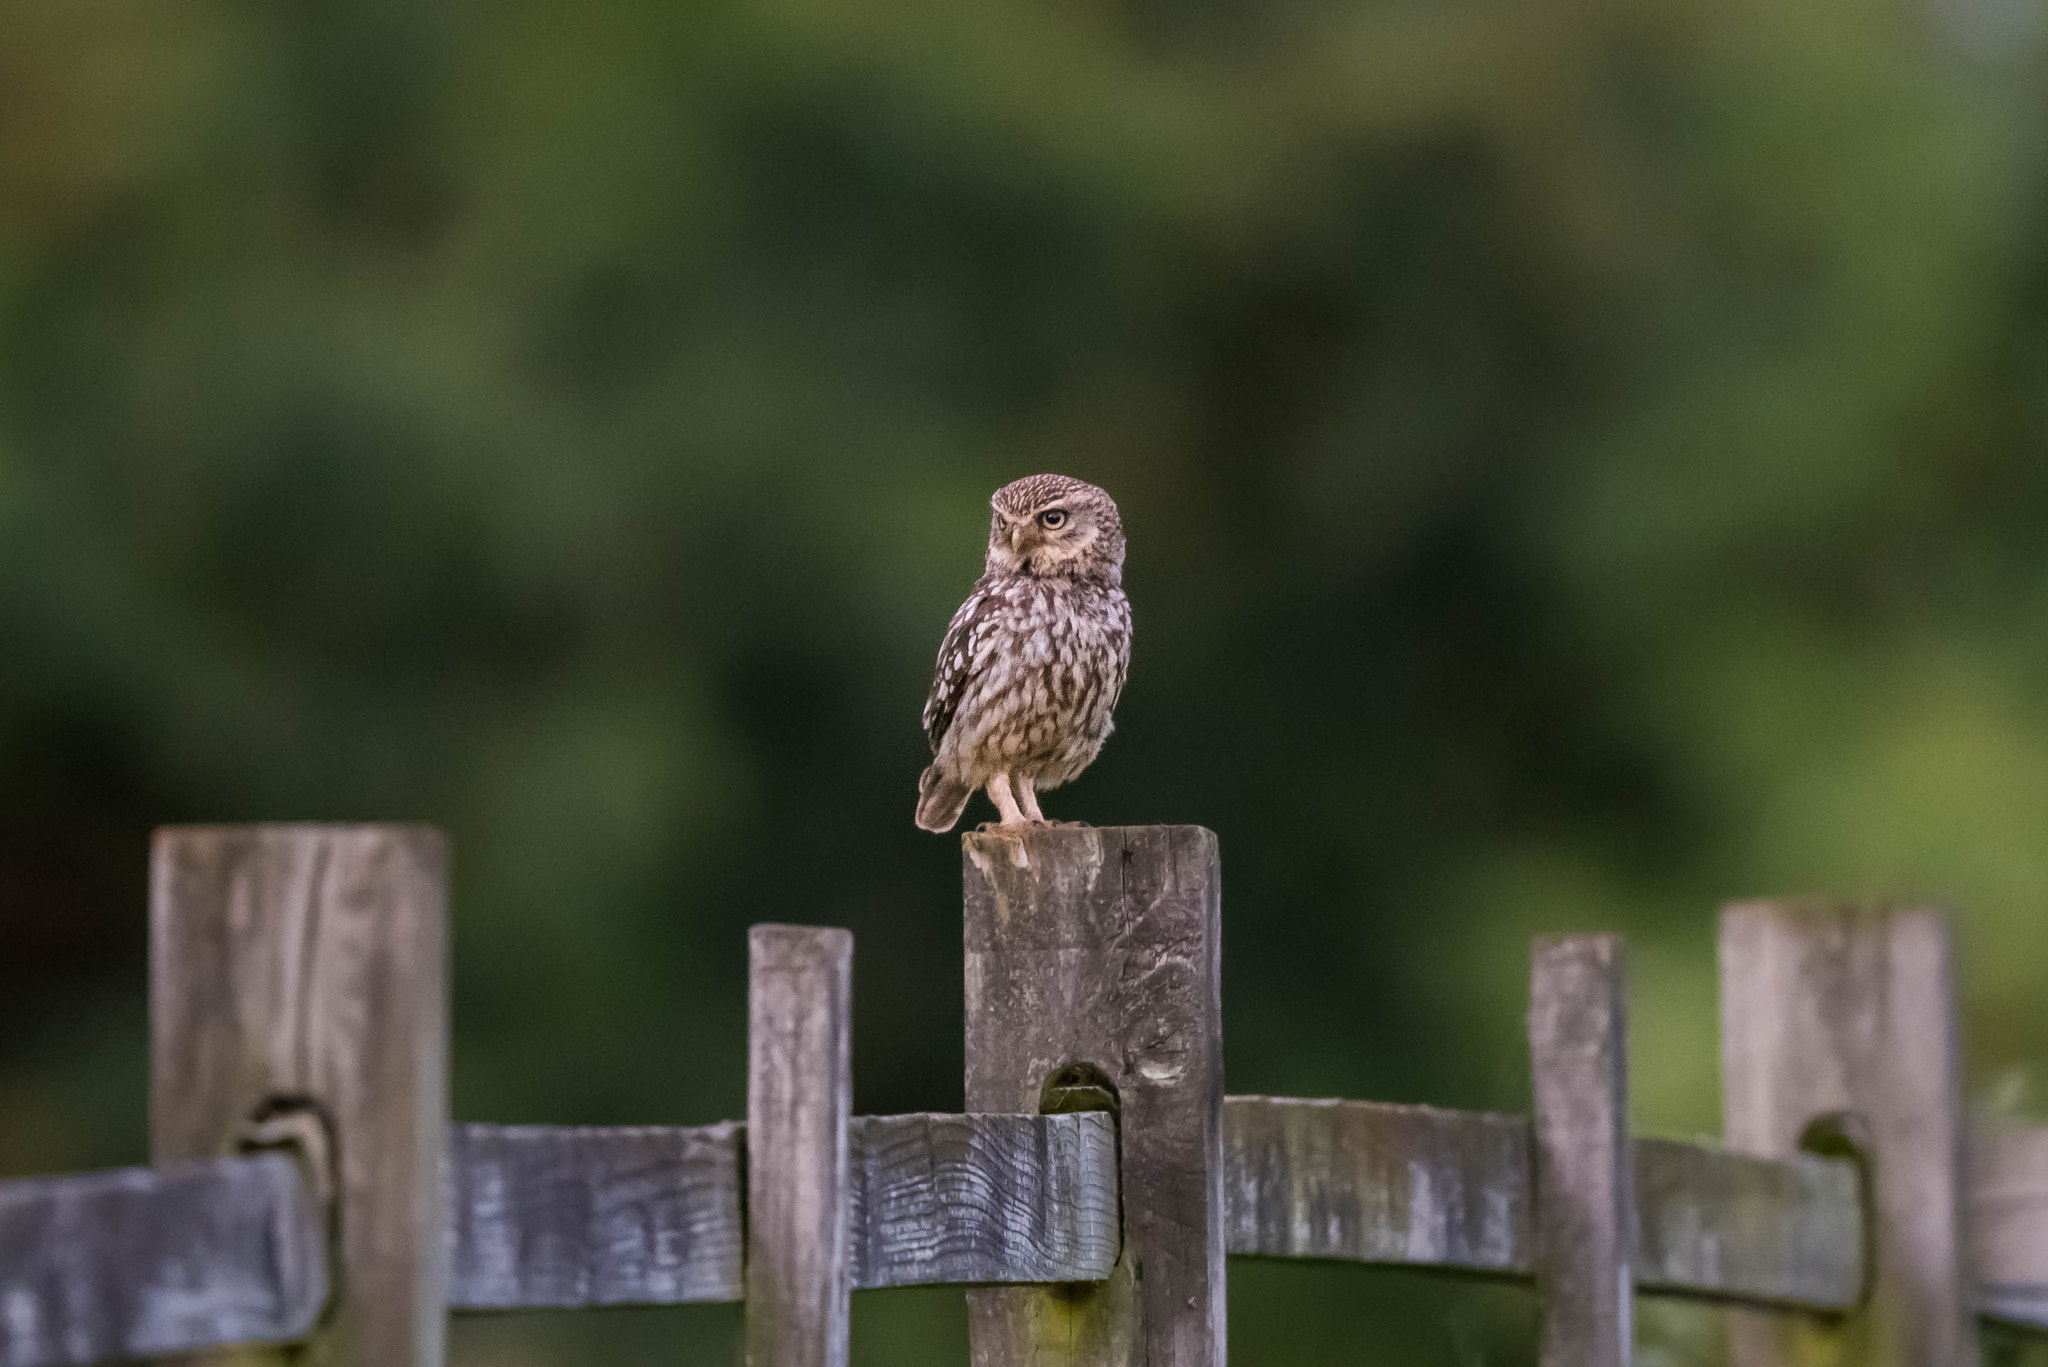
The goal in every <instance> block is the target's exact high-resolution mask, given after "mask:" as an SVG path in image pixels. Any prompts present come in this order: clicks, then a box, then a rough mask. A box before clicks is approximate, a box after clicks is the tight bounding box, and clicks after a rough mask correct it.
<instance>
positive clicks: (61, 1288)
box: [0, 1154, 327, 1367]
mask: <svg viewBox="0 0 2048 1367" xmlns="http://www.w3.org/2000/svg"><path fill="white" fill-rule="evenodd" d="M326 1299H327V1249H326V1246H325V1241H324V1238H323V1234H322V1227H321V1223H320V1212H319V1208H318V1206H317V1205H316V1204H315V1202H314V1200H313V1197H312V1194H311V1193H310V1192H309V1191H308V1190H307V1187H306V1183H305V1181H304V1180H303V1178H302V1177H301V1176H300V1173H299V1169H298V1167H297V1165H296V1164H295V1163H293V1161H292V1160H291V1159H290V1158H288V1157H285V1156H284V1155H282V1154H262V1155H257V1156H254V1157H250V1158H216V1159H210V1160H207V1161H204V1162H199V1163H188V1164H182V1165H180V1166H177V1167H172V1168H165V1169H161V1170H159V1169H154V1168H115V1169H112V1170H110V1171H106V1172H93V1173H84V1174H80V1175H77V1176H66V1177H44V1178H24V1179H20V1180H17V1181H11V1182H0V1367H71V1364H82V1363H89V1362H99V1361H103V1360H106V1359H109V1358H130V1357H147V1356H151V1355H154V1354H158V1353H180V1352H185V1351H188V1350H191V1349H195V1348H208V1347H214V1346H218V1345H221V1344H233V1343H244V1342H257V1341H277V1340H284V1339H293V1338H297V1337H299V1336H300V1335H302V1334H304V1333H305V1332H306V1331H307V1330H308V1329H309V1328H310V1327H311V1326H312V1323H313V1318H314V1316H316V1315H317V1314H319V1312H320V1307H321V1305H322V1304H323V1303H324V1302H325V1301H326Z"/></svg>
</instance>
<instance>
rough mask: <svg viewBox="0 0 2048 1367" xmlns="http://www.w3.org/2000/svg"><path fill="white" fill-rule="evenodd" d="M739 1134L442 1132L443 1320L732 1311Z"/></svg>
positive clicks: (645, 1129)
mask: <svg viewBox="0 0 2048 1367" xmlns="http://www.w3.org/2000/svg"><path fill="white" fill-rule="evenodd" d="M744 1130H745V1127H744V1126H742V1125H738V1124H734V1123H732V1122H727V1123H725V1124H722V1125H703V1126H697V1127H693V1128H687V1129H674V1128H658V1127H652V1126H632V1127H620V1128H604V1129H599V1128H594V1127H586V1126H557V1125H457V1126H455V1128H454V1133H453V1135H452V1143H451V1147H450V1151H449V1152H450V1159H451V1161H450V1163H449V1178H448V1180H449V1189H450V1194H451V1200H450V1207H451V1220H452V1229H451V1235H452V1238H453V1241H454V1249H453V1254H452V1258H451V1269H450V1275H449V1286H448V1303H449V1306H450V1308H452V1309H458V1310H508V1309H518V1308H533V1307H538V1306H564V1307H567V1306H584V1305H676V1304H682V1303H685V1302H689V1301H734V1300H738V1299H740V1297H741V1295H742V1293H743V1290H744V1287H743V1284H742V1272H743V1268H742V1262H741V1254H742V1249H743V1247H744V1243H745V1231H744V1229H743V1227H742V1225H741V1216H740V1210H741V1200H740V1195H741V1193H740V1170H739V1169H740V1152H741V1142H740V1136H741V1134H742V1133H743V1132H744Z"/></svg>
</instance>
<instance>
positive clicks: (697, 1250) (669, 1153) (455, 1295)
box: [449, 1115, 1117, 1310]
mask: <svg viewBox="0 0 2048 1367" xmlns="http://www.w3.org/2000/svg"><path fill="white" fill-rule="evenodd" d="M745 1133H746V1127H745V1126H744V1125H739V1124H733V1123H727V1124H722V1125H705V1126H700V1127H696V1128H691V1129H661V1128H651V1127H650V1128H642V1127H634V1128H630V1129H597V1128H587V1129H586V1128H565V1127H556V1126H546V1125H457V1126H456V1127H455V1131H454V1140H455V1142H454V1161H453V1162H452V1163H451V1165H450V1166H451V1167H452V1169H453V1172H452V1174H451V1185H452V1187H453V1189H454V1193H455V1195H454V1214H453V1222H454V1231H453V1232H454V1239H455V1254H454V1274H453V1278H452V1281H451V1289H450V1294H449V1306H450V1308H452V1309H457V1310H512V1309H525V1308H536V1307H542V1306H580V1305H632V1304H639V1305H670V1304H680V1303H684V1302H689V1301H736V1300H739V1299H740V1298H741V1296H742V1295H743V1291H744V1285H745V1281H744V1276H743V1273H744V1268H743V1264H742V1247H743V1244H744V1242H745V1240H744V1224H743V1219H742V1214H741V1182H740V1168H741V1156H740V1155H741V1146H742V1144H743V1143H744V1142H745ZM849 1137H850V1139H851V1141H852V1162H851V1164H850V1168H851V1188H850V1190H851V1193H852V1210H851V1212H850V1219H849V1223H850V1225H851V1232H852V1240H851V1247H852V1252H853V1269H852V1272H853V1284H854V1285H855V1286H856V1287H859V1288H862V1289H877V1288H882V1287H891V1286H918V1285H926V1284H930V1283H942V1282H953V1283H973V1282H1075V1281H1090V1280H1094V1279H1096V1278H1099V1277H1103V1276H1106V1275H1107V1274H1108V1272H1109V1268H1110V1266H1111V1265H1112V1264H1113V1263H1115V1261H1116V1251H1117V1223H1116V1130H1115V1126H1114V1125H1113V1124H1112V1123H1111V1121H1110V1118H1109V1117H1108V1116H1105V1115H1052V1116H1035V1115H890V1116H857V1117H855V1118H854V1120H853V1122H852V1125H851V1126H850V1128H849Z"/></svg>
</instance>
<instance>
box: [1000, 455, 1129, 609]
mask: <svg viewBox="0 0 2048 1367" xmlns="http://www.w3.org/2000/svg"><path fill="white" fill-rule="evenodd" d="M989 506H990V507H991V508H993V509H995V520H994V521H993V522H991V523H990V524H989V529H988V568H989V570H990V572H991V573H1002V574H1032V575H1039V576H1046V575H1064V576H1068V577H1076V578H1078V577H1080V576H1082V575H1092V576H1095V577H1097V578H1102V579H1106V580H1108V581H1109V582H1110V583H1112V584H1115V583H1121V582H1122V581H1123V571H1124V524H1123V519H1121V518H1120V517H1118V516H1117V511H1116V502H1115V500H1113V499H1111V498H1110V496H1109V495H1108V494H1106V493H1104V492H1103V491H1102V490H1100V489H1098V488H1096V487H1095V486H1094V485H1092V484H1083V483H1082V482H1081V481H1080V480H1078V479H1070V478H1068V477H1067V476H1065V475H1030V476H1027V477H1026V478H1024V479H1020V480H1018V481H1016V482H1015V483H1014V484H1005V485H1004V486H1003V487H1002V488H1000V489H998V490H996V491H995V494H994V496H993V497H991V498H990V499H989Z"/></svg>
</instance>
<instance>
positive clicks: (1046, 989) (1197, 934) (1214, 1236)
mask: <svg viewBox="0 0 2048 1367" xmlns="http://www.w3.org/2000/svg"><path fill="white" fill-rule="evenodd" d="M964 847H965V848H964V875H965V883H966V948H967V966H966V967H967V1106H968V1109H969V1110H970V1111H1033V1110H1060V1109H1077V1108H1081V1107H1083V1106H1086V1105H1089V1104H1091V1102H1092V1103H1093V1104H1097V1105H1103V1106H1107V1105H1114V1106H1116V1108H1117V1113H1118V1116H1119V1124H1120V1128H1121V1144H1122V1158H1121V1185H1122V1193H1121V1199H1122V1206H1123V1251H1122V1254H1121V1256H1120V1257H1119V1259H1118V1261H1117V1264H1116V1266H1115V1268H1114V1269H1113V1270H1112V1272H1111V1274H1110V1276H1109V1277H1108V1278H1106V1279H1105V1280H1103V1281H1101V1282H1098V1283H1093V1284H1090V1285H1087V1286H1085V1287H1070V1288H1065V1289H1057V1290H1055V1289H1025V1288H1016V1289H1011V1288H1000V1289H984V1290H975V1291H970V1292H968V1295H967V1300H968V1326H969V1341H970V1345H971V1354H972V1360H973V1362H974V1363H975V1364H976V1367H1027V1364H1028V1365H1030V1367H1125V1365H1126V1364H1129V1365H1130V1367H1137V1365H1138V1364H1152V1367H1159V1364H1166V1363H1171V1364H1174V1367H1220V1364H1221V1363H1222V1362H1223V1360H1224V1275H1225V1274H1224V1242H1223V1151H1222V1108H1223V1049H1222V1039H1223V1031H1222V1009H1221V994H1220V978H1219V974H1218V964H1219V943H1220V927H1219V921H1220V911H1221V902H1220V893H1219V878H1218V869H1217V853H1216V837H1215V836H1214V835H1212V834H1211V833H1209V832H1208V831H1205V830H1202V829H1201V828H1199V827H1194V826H1154V827H1128V828H1121V829H1117V828H1112V829H1104V830H1089V829H1082V828H1074V827H1052V828H1046V827H1038V828H1032V829H1029V830H1026V831H1022V832H1009V831H992V832H986V833H977V834H970V835H968V836H966V837H965V839H964Z"/></svg>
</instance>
